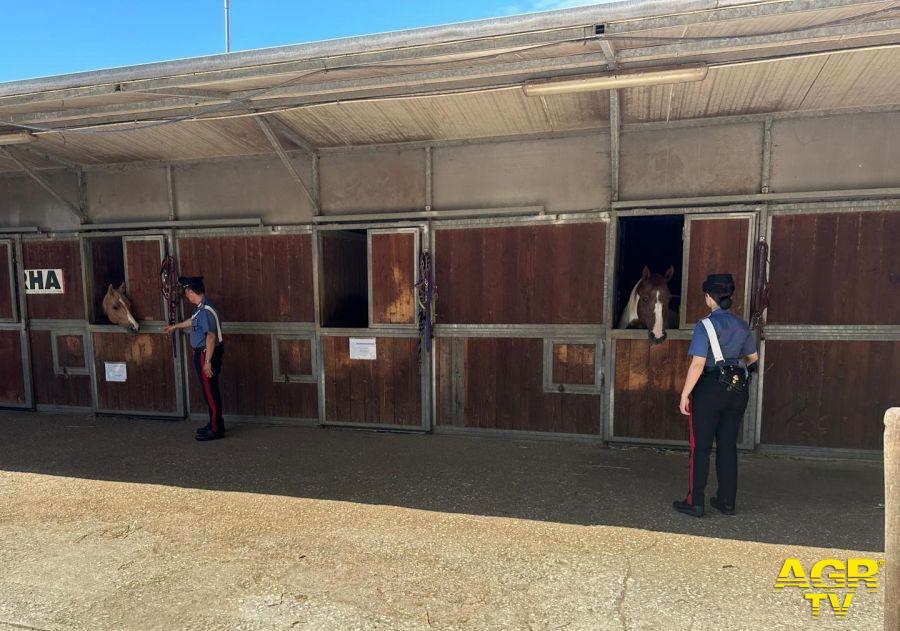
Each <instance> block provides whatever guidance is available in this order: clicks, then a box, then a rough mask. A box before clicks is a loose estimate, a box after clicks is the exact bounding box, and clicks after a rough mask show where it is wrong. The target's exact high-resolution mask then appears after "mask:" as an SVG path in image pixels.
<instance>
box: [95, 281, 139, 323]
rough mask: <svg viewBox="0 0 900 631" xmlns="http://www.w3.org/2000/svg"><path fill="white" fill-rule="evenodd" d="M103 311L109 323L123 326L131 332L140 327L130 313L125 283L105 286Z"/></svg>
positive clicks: (129, 302)
mask: <svg viewBox="0 0 900 631" xmlns="http://www.w3.org/2000/svg"><path fill="white" fill-rule="evenodd" d="M103 313H105V314H106V317H107V318H109V321H110V322H111V323H113V324H115V325H118V326H121V327H124V328H126V329H128V330H129V331H131V332H132V333H137V332H138V331H140V329H141V325H140V324H138V321H137V320H136V319H135V317H134V316H133V315H132V314H131V300H130V299H129V298H128V296H126V295H125V283H122V284H121V285H119V286H118V288H116V287H113V286H112V285H109V287H107V288H106V295H105V296H103Z"/></svg>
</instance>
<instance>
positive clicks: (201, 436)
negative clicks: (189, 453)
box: [194, 429, 225, 442]
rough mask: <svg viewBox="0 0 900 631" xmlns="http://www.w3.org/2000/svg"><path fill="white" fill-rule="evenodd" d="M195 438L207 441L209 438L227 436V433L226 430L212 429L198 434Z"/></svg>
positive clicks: (216, 438) (214, 438)
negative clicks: (217, 430) (216, 430)
mask: <svg viewBox="0 0 900 631" xmlns="http://www.w3.org/2000/svg"><path fill="white" fill-rule="evenodd" d="M194 438H195V439H196V440H199V441H201V442H203V441H207V440H218V439H220V438H225V433H224V432H214V431H212V430H211V429H210V430H208V431H205V432H203V433H199V434H197V435H196V436H195V437H194Z"/></svg>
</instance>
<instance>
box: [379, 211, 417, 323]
mask: <svg viewBox="0 0 900 631" xmlns="http://www.w3.org/2000/svg"><path fill="white" fill-rule="evenodd" d="M418 249H419V232H418V229H417V228H408V229H401V230H370V231H369V295H370V296H371V312H370V314H369V323H370V324H371V325H373V326H379V325H398V324H410V325H411V324H415V322H416V300H415V287H414V286H415V283H416V277H417V267H418Z"/></svg>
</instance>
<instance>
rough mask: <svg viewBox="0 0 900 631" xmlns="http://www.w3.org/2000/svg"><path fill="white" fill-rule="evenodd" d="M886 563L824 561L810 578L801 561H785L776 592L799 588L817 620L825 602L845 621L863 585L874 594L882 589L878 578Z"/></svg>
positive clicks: (816, 567)
mask: <svg viewBox="0 0 900 631" xmlns="http://www.w3.org/2000/svg"><path fill="white" fill-rule="evenodd" d="M883 564H884V561H876V560H875V559H847V562H846V563H844V562H843V561H841V560H839V559H822V560H820V561H816V562H815V563H813V565H812V567H811V568H810V569H809V574H808V575H807V573H806V570H805V569H804V567H803V563H801V562H800V559H785V561H784V565H782V566H781V571H780V572H778V578H776V579H775V589H776V590H779V589H786V588H789V587H796V588H797V589H801V590H806V593H805V594H803V598H804V599H806V600H807V601H809V604H810V607H811V609H812V617H813V618H816V619H818V618H819V616H820V615H821V613H822V607H823V603H824V604H827V605H829V606H830V607H831V610H832V611H833V612H834V615H835V617H837V618H841V619H843V618H846V617H847V613H848V612H849V611H850V605H852V604H853V598H854V596H856V593H857V590H858V589H859V588H860V585H862V586H863V587H865V589H866V590H867V591H870V592H874V591H877V590H878V579H877V578H876V576H875V575H876V574H878V570H879V568H880V567H881V566H882V565H883ZM819 590H821V591H819ZM841 591H843V592H844V593H843V594H841V593H840V592H841Z"/></svg>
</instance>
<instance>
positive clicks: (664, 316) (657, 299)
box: [632, 266, 675, 344]
mask: <svg viewBox="0 0 900 631" xmlns="http://www.w3.org/2000/svg"><path fill="white" fill-rule="evenodd" d="M674 274H675V268H674V267H669V269H667V270H666V273H665V274H653V273H651V272H650V268H649V267H647V266H644V271H643V273H642V275H641V280H639V281H638V283H637V285H635V286H634V291H633V292H632V300H633V301H634V302H635V303H636V311H637V314H636V315H637V319H638V321H639V322H640V325H641V327H642V328H646V329H647V335H648V336H649V337H650V341H651V342H653V343H654V344H659V343H660V342H663V341H664V340H665V339H666V322H667V320H668V318H669V300H670V299H671V298H672V294H671V293H670V292H669V281H670V280H672V276H673V275H674Z"/></svg>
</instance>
